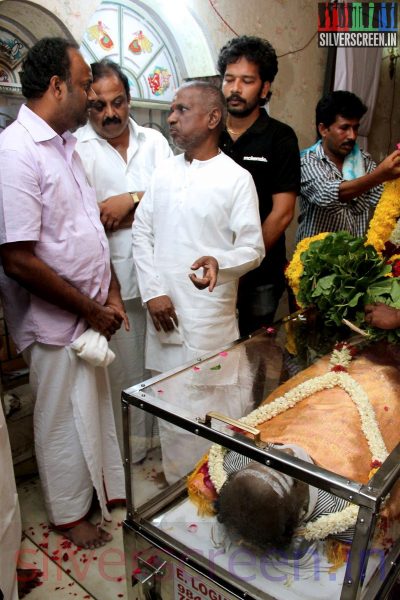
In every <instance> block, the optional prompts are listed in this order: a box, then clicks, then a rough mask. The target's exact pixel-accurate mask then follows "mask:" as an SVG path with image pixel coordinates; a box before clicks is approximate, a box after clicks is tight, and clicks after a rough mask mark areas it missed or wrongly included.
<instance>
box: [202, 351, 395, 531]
mask: <svg viewBox="0 0 400 600" xmlns="http://www.w3.org/2000/svg"><path fill="white" fill-rule="evenodd" d="M354 354H355V349H354V348H353V347H352V346H351V345H350V344H347V343H346V342H342V343H339V344H336V346H335V347H334V350H333V352H332V355H331V358H330V361H329V364H330V366H331V369H330V371H329V372H328V373H326V374H325V375H320V376H317V377H314V378H313V379H310V380H309V381H305V382H303V383H300V384H299V385H298V386H296V387H295V388H293V389H292V390H289V391H288V392H286V394H284V395H283V396H280V397H279V398H276V399H275V400H274V401H273V402H271V403H270V404H266V405H265V406H260V407H259V408H257V409H256V410H254V411H253V412H251V413H250V414H249V415H247V416H246V417H242V418H241V419H239V421H240V422H241V423H243V424H245V425H250V426H252V427H256V426H257V425H259V424H260V423H264V422H265V421H268V420H270V419H272V418H273V417H276V416H277V415H279V414H281V413H283V412H285V411H286V410H288V409H289V408H292V407H293V406H295V405H296V404H297V403H298V402H301V401H302V400H304V399H305V398H308V397H309V396H311V395H312V394H315V393H316V392H319V391H322V390H326V389H332V388H334V387H337V386H338V387H341V388H342V389H343V390H344V391H345V392H347V394H348V395H349V396H350V398H351V400H352V401H353V402H354V404H355V405H356V408H357V410H358V413H359V415H360V420H361V429H362V431H363V433H364V435H365V437H366V440H367V442H368V446H369V449H370V452H371V455H372V459H371V464H372V465H373V466H377V465H381V464H382V463H383V461H384V460H385V459H386V457H387V456H388V451H387V448H386V446H385V442H384V440H383V437H382V434H381V432H380V429H379V425H378V422H377V420H376V416H375V411H374V409H373V407H372V405H371V403H370V401H369V398H368V396H367V394H366V393H365V392H364V390H363V389H362V387H361V386H360V385H359V384H358V383H357V382H356V381H355V380H354V379H353V378H352V377H351V376H350V375H349V374H348V372H347V367H348V366H349V364H350V362H351V360H352V358H353V356H354ZM226 452H227V450H226V448H223V447H222V446H219V445H217V444H213V445H212V446H211V448H210V452H209V455H208V469H209V475H210V479H211V481H212V483H213V485H214V487H215V489H216V491H217V492H218V493H219V492H220V490H221V488H222V486H223V485H224V483H225V481H226V479H227V475H226V472H225V469H224V456H225V453H226ZM357 515H358V506H357V505H354V504H351V505H349V506H348V507H346V508H345V509H343V510H342V511H340V512H338V513H333V514H331V515H325V516H322V517H320V518H319V519H316V520H315V521H312V522H310V523H307V525H305V526H304V527H302V528H301V530H300V532H301V534H302V535H303V536H304V537H305V539H307V540H321V539H324V538H326V537H327V536H328V535H331V534H337V533H341V532H343V531H346V529H348V528H349V527H352V526H354V525H355V523H356V521H357Z"/></svg>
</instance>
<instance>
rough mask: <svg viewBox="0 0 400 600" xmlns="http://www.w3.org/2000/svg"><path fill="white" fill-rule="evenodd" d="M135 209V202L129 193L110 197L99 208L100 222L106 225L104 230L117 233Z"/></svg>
mask: <svg viewBox="0 0 400 600" xmlns="http://www.w3.org/2000/svg"><path fill="white" fill-rule="evenodd" d="M133 207H134V204H133V200H132V198H131V195H130V194H129V193H128V192H126V193H125V194H118V195H116V196H110V197H109V198H107V199H106V200H104V201H103V202H101V204H100V206H99V208H100V220H101V222H102V223H103V225H104V229H105V230H106V231H117V229H119V228H120V226H121V223H122V221H123V220H124V219H125V218H126V217H127V216H128V214H129V213H130V212H131V210H132V209H133Z"/></svg>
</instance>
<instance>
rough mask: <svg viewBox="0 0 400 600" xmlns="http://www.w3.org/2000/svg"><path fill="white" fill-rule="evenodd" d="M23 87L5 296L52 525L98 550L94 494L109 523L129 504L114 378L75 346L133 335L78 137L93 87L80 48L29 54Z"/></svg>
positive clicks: (47, 41) (2, 150)
mask: <svg viewBox="0 0 400 600" xmlns="http://www.w3.org/2000/svg"><path fill="white" fill-rule="evenodd" d="M21 83H22V91H23V94H24V96H25V97H26V98H27V103H26V105H24V106H22V107H21V109H20V112H19V115H18V118H17V120H16V121H15V123H13V124H12V125H10V126H9V127H8V128H7V129H6V130H5V131H4V132H3V133H2V134H1V136H0V207H1V211H0V244H1V245H0V258H1V269H0V289H1V294H2V299H3V304H4V311H5V316H6V320H7V322H8V325H9V329H10V332H11V335H12V337H13V339H14V341H15V343H16V345H17V347H18V349H19V350H20V351H21V352H23V354H24V357H25V358H26V360H27V362H28V364H29V366H30V380H31V385H32V387H33V390H34V392H35V393H36V404H35V414H34V427H35V447H36V457H37V461H38V466H39V474H40V477H41V482H42V487H43V492H44V499H45V505H46V509H47V512H48V515H49V519H50V521H51V522H52V524H53V525H54V526H55V527H56V528H58V529H63V530H64V534H65V535H66V536H67V537H69V538H70V539H71V540H72V541H73V542H74V543H75V544H77V545H79V546H83V547H86V548H95V547H99V546H101V545H103V544H104V543H106V542H107V541H109V540H110V539H111V536H110V535H109V534H108V533H107V532H106V531H105V530H104V529H101V528H97V527H96V526H95V525H93V524H92V523H90V522H89V521H88V520H87V514H88V512H89V509H90V505H91V502H92V496H93V488H95V490H96V493H97V497H98V500H99V503H100V507H101V509H102V514H103V517H105V518H106V519H107V517H109V513H108V508H107V505H108V503H109V502H110V501H112V500H119V499H123V498H124V495H125V494H124V481H123V470H122V462H121V457H120V454H119V449H118V444H117V442H116V436H115V426H114V420H113V416H112V408H111V400H110V394H109V387H108V380H107V374H106V371H105V368H104V367H102V366H100V367H99V366H93V364H89V363H88V362H85V361H84V360H83V359H81V358H78V356H77V354H76V352H75V351H74V349H73V348H71V344H72V343H73V342H74V341H75V340H76V339H77V338H79V337H80V335H81V334H82V333H83V332H84V331H85V330H87V329H88V328H91V329H92V330H94V332H99V333H100V334H102V335H104V336H105V337H106V338H107V339H110V337H111V336H112V335H113V334H114V333H115V331H116V330H117V329H119V327H120V326H121V323H122V322H123V321H125V326H126V327H128V326H129V325H128V322H127V319H126V315H125V309H124V306H123V303H122V300H121V295H120V291H119V283H118V281H117V279H116V277H115V275H114V274H113V273H112V271H111V268H110V257H109V249H108V243H107V238H106V236H105V233H104V229H103V226H102V224H101V222H100V218H99V211H98V207H97V202H96V197H95V193H94V190H93V189H92V188H91V187H90V186H89V184H88V183H87V180H86V177H85V174H84V171H83V168H82V165H81V162H80V159H79V157H78V155H77V153H76V152H75V150H74V147H75V138H74V137H73V136H72V134H71V133H70V132H69V130H71V129H72V130H74V129H76V128H77V127H78V126H80V125H83V124H84V123H85V122H86V120H87V110H88V106H89V102H90V100H92V99H93V97H94V93H93V91H92V89H91V83H92V77H91V71H90V69H89V67H88V65H87V64H86V63H85V61H84V60H83V58H82V56H81V54H80V53H79V51H78V47H77V46H76V45H75V44H74V43H71V42H69V41H66V40H63V39H60V38H44V39H43V40H40V41H39V42H37V43H36V44H35V46H33V48H31V50H30V51H29V52H28V54H27V57H26V59H25V62H24V65H23V70H22V73H21ZM95 335H96V334H95Z"/></svg>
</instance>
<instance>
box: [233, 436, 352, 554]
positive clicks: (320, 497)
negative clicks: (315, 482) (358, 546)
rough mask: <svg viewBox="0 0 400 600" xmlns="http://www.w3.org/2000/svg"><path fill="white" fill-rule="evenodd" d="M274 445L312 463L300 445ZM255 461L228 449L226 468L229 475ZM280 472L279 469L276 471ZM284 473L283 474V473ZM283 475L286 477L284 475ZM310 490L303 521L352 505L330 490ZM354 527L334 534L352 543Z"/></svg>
mask: <svg viewBox="0 0 400 600" xmlns="http://www.w3.org/2000/svg"><path fill="white" fill-rule="evenodd" d="M272 447H275V448H276V449H277V450H283V449H284V448H288V447H289V448H291V449H292V450H293V452H294V455H295V456H297V458H300V459H302V460H305V461H306V462H310V463H312V462H313V461H312V459H311V457H310V456H309V455H308V454H307V453H306V452H305V451H304V450H303V448H300V447H299V446H295V445H289V444H277V445H274V444H272ZM251 462H253V461H252V460H251V459H250V458H248V457H247V456H243V455H242V454H238V453H237V452H233V451H231V450H230V451H228V452H227V453H226V454H225V457H224V469H225V472H226V473H227V475H228V476H229V475H232V473H236V471H240V470H241V469H244V468H245V467H246V466H247V465H248V464H250V463H251ZM275 472H276V473H278V471H275ZM281 475H282V474H281ZM282 477H286V476H285V475H282ZM309 491H310V501H309V505H308V510H307V511H306V514H305V516H304V518H303V522H311V521H316V520H317V519H319V517H322V516H324V515H330V514H332V513H336V512H339V511H341V510H343V509H344V508H347V506H350V503H349V502H347V501H346V500H343V499H342V498H338V496H335V495H334V494H330V493H329V492H325V491H324V490H320V489H317V488H314V487H312V486H309ZM354 529H355V528H354V527H350V528H349V529H347V530H346V531H344V532H343V533H340V534H337V535H333V536H332V537H334V538H335V539H337V540H340V541H341V542H347V543H349V544H350V543H351V542H352V540H353V536H354Z"/></svg>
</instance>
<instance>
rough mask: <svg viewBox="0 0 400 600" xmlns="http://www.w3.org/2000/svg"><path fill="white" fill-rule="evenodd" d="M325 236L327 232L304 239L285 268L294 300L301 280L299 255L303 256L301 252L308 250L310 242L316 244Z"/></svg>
mask: <svg viewBox="0 0 400 600" xmlns="http://www.w3.org/2000/svg"><path fill="white" fill-rule="evenodd" d="M327 235H329V232H325V233H319V234H318V235H314V236H312V237H308V238H304V239H303V240H301V241H300V242H299V243H298V244H297V246H296V250H295V253H294V254H293V258H292V260H291V261H290V263H289V264H288V266H287V268H286V277H287V280H288V282H289V285H290V287H291V288H292V290H293V293H294V295H295V296H296V298H297V297H298V294H299V288H300V279H301V276H302V275H303V263H302V262H301V255H302V254H303V252H305V251H306V250H308V248H309V246H310V244H311V243H312V242H316V241H318V240H323V239H324V238H326V236H327ZM297 302H298V300H297Z"/></svg>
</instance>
